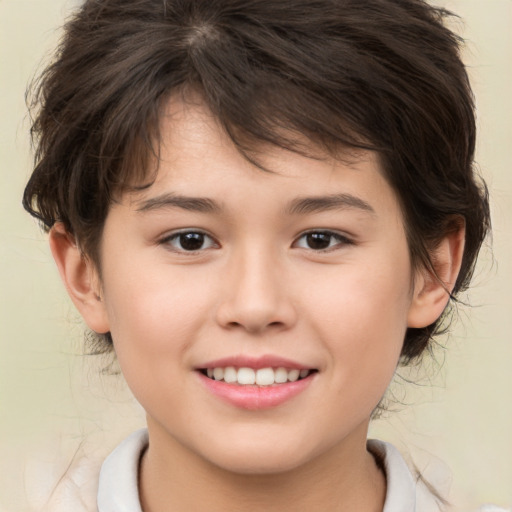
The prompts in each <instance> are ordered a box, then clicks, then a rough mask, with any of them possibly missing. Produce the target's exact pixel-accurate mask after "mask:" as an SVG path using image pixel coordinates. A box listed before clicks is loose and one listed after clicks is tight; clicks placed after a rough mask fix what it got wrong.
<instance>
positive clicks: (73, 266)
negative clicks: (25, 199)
mask: <svg viewBox="0 0 512 512" xmlns="http://www.w3.org/2000/svg"><path fill="white" fill-rule="evenodd" d="M50 249H51V251H52V255H53V258H54V260H55V263H56V264H57V268H58V269H59V273H60V276H61V278H62V280H63V281H64V284H65V286H66V289H67V291H68V294H69V296H70V297H71V300H72V301H73V303H74V304H75V306H76V308H77V309H78V311H79V312H80V314H81V315H82V317H83V319H84V320H85V322H86V323H87V325H88V326H89V327H90V328H91V329H92V330H93V331H95V332H98V333H106V332H108V331H109V330H110V329H109V324H108V317H107V313H106V309H105V304H104V302H103V301H102V299H101V287H100V280H99V277H98V273H97V270H96V268H95V266H94V265H93V263H92V262H91V261H90V260H89V259H88V258H87V257H86V256H84V255H83V254H82V252H81V251H80V249H79V247H78V246H77V244H76V242H75V239H74V237H73V236H72V235H71V234H69V233H68V232H67V231H66V229H65V228H64V225H63V224H62V223H60V222H58V223H56V224H55V225H54V226H53V227H52V229H51V231H50Z"/></svg>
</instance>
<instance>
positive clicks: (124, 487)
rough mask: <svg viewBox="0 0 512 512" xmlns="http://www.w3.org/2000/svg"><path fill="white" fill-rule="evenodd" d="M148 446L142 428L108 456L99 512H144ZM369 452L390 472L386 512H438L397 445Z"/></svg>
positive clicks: (377, 444)
mask: <svg viewBox="0 0 512 512" xmlns="http://www.w3.org/2000/svg"><path fill="white" fill-rule="evenodd" d="M147 446H148V432H147V430H146V429H141V430H138V431H136V432H134V433H133V434H131V435H130V436H129V437H128V438H127V439H125V440H124V441H123V442H122V443H121V444H120V445H119V446H118V447H117V448H116V449H115V450H114V451H113V452H112V453H111V454H110V455H109V456H108V457H107V459H106V460H105V462H104V463H103V465H102V467H101V472H100V478H99V488H98V512H142V509H141V506H140V501H139V492H138V475H139V462H140V457H141V455H142V453H143V452H144V450H145V449H146V447H147ZM368 449H369V450H370V452H371V453H372V454H374V456H376V457H378V458H379V459H380V460H381V461H382V463H383V465H384V470H385V473H386V480H387V491H386V502H385V505H384V510H383V512H415V511H416V512H421V510H424V511H428V512H432V511H434V510H438V505H437V504H436V502H435V500H434V499H433V498H432V497H431V496H430V495H429V493H428V492H426V490H425V489H422V486H421V485H420V484H418V483H417V482H416V481H415V479H414V478H413V476H412V474H411V472H410V471H409V468H408V467H407V464H406V463H405V461H404V459H403V458H402V456H401V455H400V453H399V452H398V450H397V449H396V448H395V447H394V446H392V445H391V444H389V443H385V442H382V441H377V440H373V439H372V440H369V441H368ZM429 496H430V497H429ZM417 498H418V499H417ZM420 501H421V502H422V503H423V504H422V506H421V510H420V509H419V508H418V510H417V508H416V507H417V505H419V503H420ZM427 502H428V505H427ZM434 507H435V508H434Z"/></svg>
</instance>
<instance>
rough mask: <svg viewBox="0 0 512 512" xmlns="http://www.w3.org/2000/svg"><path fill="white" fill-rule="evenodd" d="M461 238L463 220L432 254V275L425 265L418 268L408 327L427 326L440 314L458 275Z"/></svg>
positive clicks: (462, 239) (462, 240)
mask: <svg viewBox="0 0 512 512" xmlns="http://www.w3.org/2000/svg"><path fill="white" fill-rule="evenodd" d="M464 238H465V228H464V223H463V222H462V221H459V222H458V223H457V224H456V226H455V227H454V229H452V230H450V231H449V232H448V233H447V234H446V235H445V237H444V238H443V239H442V240H441V242H440V243H439V244H438V245H437V246H436V248H435V250H434V251H433V253H432V256H431V258H432V263H433V267H434V271H435V274H434V273H433V272H432V271H430V270H428V269H425V268H423V269H420V270H418V272H417V275H416V276H415V282H414V292H413V298H412V303H411V307H410V309H409V315H408V323H407V326H408V327H413V328H422V327H427V326H428V325H431V324H433V323H434V322H435V321H436V320H437V319H438V318H439V317H440V316H441V314H442V313H443V311H444V309H445V308H446V305H447V304H448V301H449V299H450V294H451V293H452V291H453V288H454V286H455V282H456V281H457V276H458V275H459V271H460V267H461V264H462V257H463V254H464Z"/></svg>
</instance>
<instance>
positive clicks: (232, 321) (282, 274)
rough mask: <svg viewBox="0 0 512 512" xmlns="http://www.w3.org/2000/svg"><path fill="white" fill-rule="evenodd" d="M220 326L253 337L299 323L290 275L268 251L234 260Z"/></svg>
mask: <svg viewBox="0 0 512 512" xmlns="http://www.w3.org/2000/svg"><path fill="white" fill-rule="evenodd" d="M227 273H228V277H227V279H226V280H225V282H224V288H223V297H222V300H221V304H220V306H219V308H218V310H217V321H218V323H219V324H220V325H221V326H222V327H224V328H228V329H243V330H245V331H247V332H249V333H251V334H260V333H265V332H267V331H268V330H277V331H279V330H285V329H289V328H290V327H292V326H293V325H294V324H295V322H296V320H297V312H296V309H295V307H294V304H293V301H292V298H291V296H290V293H289V291H290V288H291V287H290V283H288V282H287V272H286V271H284V269H283V268H282V267H281V265H278V264H277V262H276V258H273V257H272V255H271V254H264V251H262V250H259V251H254V250H253V251H249V250H247V251H245V254H244V255H238V257H234V258H232V259H231V261H230V265H229V270H228V272H227Z"/></svg>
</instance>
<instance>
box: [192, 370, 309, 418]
mask: <svg viewBox="0 0 512 512" xmlns="http://www.w3.org/2000/svg"><path fill="white" fill-rule="evenodd" d="M198 375H199V377H200V379H201V381H202V382H203V384H204V385H205V386H206V387H207V389H208V390H209V391H210V392H211V393H213V394H214V395H216V396H218V397H219V398H220V399H222V400H224V401H225V402H228V403H229V404H231V405H234V406H235V407H239V408H241V409H248V410H253V411H255V410H261V409H270V408H272V407H277V406H278V405H281V404H284V403H285V402H287V401H288V400H291V399H292V398H293V397H295V396H297V395H298V394H300V393H302V392H303V391H304V390H305V389H306V388H307V387H308V386H309V385H310V384H311V382H312V381H313V378H314V376H315V375H316V374H315V373H314V374H311V375H309V376H308V377H306V378H305V379H301V380H297V381H295V382H287V383H285V384H274V385H273V386H248V385H245V386H239V385H236V384H227V383H226V382H224V381H221V380H213V379H210V378H209V377H207V376H206V375H203V374H202V373H200V372H198Z"/></svg>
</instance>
